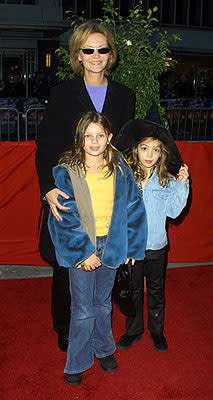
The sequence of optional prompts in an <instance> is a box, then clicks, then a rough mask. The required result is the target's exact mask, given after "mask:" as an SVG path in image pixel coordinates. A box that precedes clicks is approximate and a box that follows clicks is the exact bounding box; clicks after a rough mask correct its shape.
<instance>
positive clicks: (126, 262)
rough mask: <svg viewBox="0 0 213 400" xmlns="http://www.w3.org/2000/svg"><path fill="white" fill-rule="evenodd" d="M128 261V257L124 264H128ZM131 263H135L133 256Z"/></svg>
mask: <svg viewBox="0 0 213 400" xmlns="http://www.w3.org/2000/svg"><path fill="white" fill-rule="evenodd" d="M128 262H129V258H127V259H126V261H125V263H124V264H128ZM132 265H135V260H134V259H133V258H132Z"/></svg>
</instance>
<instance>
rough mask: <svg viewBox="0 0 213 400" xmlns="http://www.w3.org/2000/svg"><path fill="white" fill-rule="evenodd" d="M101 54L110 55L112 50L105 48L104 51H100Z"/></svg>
mask: <svg viewBox="0 0 213 400" xmlns="http://www.w3.org/2000/svg"><path fill="white" fill-rule="evenodd" d="M98 52H99V54H108V53H109V52H110V49H108V48H107V47H103V48H102V49H98Z"/></svg>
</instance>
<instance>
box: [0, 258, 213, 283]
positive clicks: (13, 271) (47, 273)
mask: <svg viewBox="0 0 213 400" xmlns="http://www.w3.org/2000/svg"><path fill="white" fill-rule="evenodd" d="M197 265H213V262H208V263H168V268H179V267H195V266H197ZM51 276H52V267H45V266H37V265H36V266H35V265H0V279H27V278H46V277H51Z"/></svg>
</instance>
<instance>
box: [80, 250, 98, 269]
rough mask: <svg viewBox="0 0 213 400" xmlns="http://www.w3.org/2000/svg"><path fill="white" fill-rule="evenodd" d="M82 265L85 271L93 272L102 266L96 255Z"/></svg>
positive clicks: (92, 255)
mask: <svg viewBox="0 0 213 400" xmlns="http://www.w3.org/2000/svg"><path fill="white" fill-rule="evenodd" d="M82 264H83V265H82V266H81V268H82V269H83V271H92V270H95V269H96V268H98V267H100V266H101V261H100V259H99V258H98V257H97V256H96V255H95V254H91V256H89V257H88V258H87V259H86V260H85V261H84V262H83V263H82Z"/></svg>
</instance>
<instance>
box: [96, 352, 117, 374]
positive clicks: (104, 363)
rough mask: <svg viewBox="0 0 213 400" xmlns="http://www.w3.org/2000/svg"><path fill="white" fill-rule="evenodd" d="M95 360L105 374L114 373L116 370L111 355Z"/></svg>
mask: <svg viewBox="0 0 213 400" xmlns="http://www.w3.org/2000/svg"><path fill="white" fill-rule="evenodd" d="M97 360H98V361H100V366H101V369H102V370H103V371H105V372H112V371H116V369H118V364H117V362H116V359H115V357H114V356H113V355H111V356H106V357H103V358H97Z"/></svg>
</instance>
